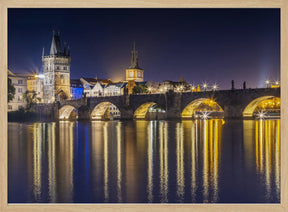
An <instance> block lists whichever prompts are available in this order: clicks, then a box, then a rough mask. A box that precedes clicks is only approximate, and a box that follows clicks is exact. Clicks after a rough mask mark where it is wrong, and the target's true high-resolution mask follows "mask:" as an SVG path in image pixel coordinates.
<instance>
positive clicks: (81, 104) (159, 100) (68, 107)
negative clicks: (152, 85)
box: [33, 88, 280, 120]
mask: <svg viewBox="0 0 288 212" xmlns="http://www.w3.org/2000/svg"><path fill="white" fill-rule="evenodd" d="M271 97H279V98H280V88H259V89H237V90H236V89H235V90H219V91H202V92H184V93H175V92H173V91H169V92H166V93H162V94H143V95H123V96H107V97H90V98H81V99H77V100H64V101H60V102H55V103H53V104H37V105H34V106H33V109H34V110H35V111H36V112H38V113H39V114H41V115H42V116H43V117H44V116H46V117H47V116H48V117H51V118H52V119H54V120H55V119H56V120H57V119H68V118H69V116H70V114H71V112H72V111H75V112H76V113H77V114H78V119H91V117H93V115H95V114H96V115H99V114H100V116H101V115H104V113H105V111H106V110H107V108H108V107H109V106H110V105H112V104H113V105H114V106H116V107H117V108H118V109H119V111H120V118H121V119H133V118H137V116H135V114H136V113H137V111H138V113H139V111H140V114H141V113H143V114H142V115H144V116H142V117H145V114H146V113H147V111H148V109H149V108H150V107H151V106H152V105H158V107H160V108H162V109H163V110H165V111H166V113H165V118H167V119H173V118H181V117H183V116H182V114H183V111H186V114H188V115H189V113H190V115H191V116H190V115H189V116H190V117H192V113H193V109H195V108H196V107H197V106H199V105H200V104H201V103H202V102H203V101H205V100H207V99H212V100H214V101H215V102H216V103H217V104H218V105H219V106H220V107H221V108H222V109H223V111H224V118H249V117H252V115H253V111H254V110H255V108H256V107H257V105H258V104H259V103H260V102H261V101H263V100H265V99H268V98H271ZM139 108H140V109H139ZM141 108H142V109H141ZM140 117H141V116H140Z"/></svg>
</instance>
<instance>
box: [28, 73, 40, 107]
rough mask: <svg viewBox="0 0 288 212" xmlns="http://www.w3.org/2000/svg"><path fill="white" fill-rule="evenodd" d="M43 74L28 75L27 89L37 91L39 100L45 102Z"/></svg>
mask: <svg viewBox="0 0 288 212" xmlns="http://www.w3.org/2000/svg"><path fill="white" fill-rule="evenodd" d="M43 81H44V76H43V75H30V76H28V77H27V90H28V91H30V92H33V91H35V92H36V99H37V102H39V103H42V102H43Z"/></svg>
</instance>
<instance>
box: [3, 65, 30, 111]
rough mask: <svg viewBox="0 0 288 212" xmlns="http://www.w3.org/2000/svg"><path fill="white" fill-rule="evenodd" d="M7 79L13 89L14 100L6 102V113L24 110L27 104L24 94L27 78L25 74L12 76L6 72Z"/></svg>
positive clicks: (12, 74)
mask: <svg viewBox="0 0 288 212" xmlns="http://www.w3.org/2000/svg"><path fill="white" fill-rule="evenodd" d="M8 78H9V79H10V80H11V83H12V85H13V86H14V88H15V95H14V98H13V99H12V100H11V101H10V102H8V112H9V111H15V110H19V109H21V108H26V106H27V102H26V100H25V98H24V94H25V92H26V91H27V76H26V75H25V74H14V73H12V72H11V71H9V70H8Z"/></svg>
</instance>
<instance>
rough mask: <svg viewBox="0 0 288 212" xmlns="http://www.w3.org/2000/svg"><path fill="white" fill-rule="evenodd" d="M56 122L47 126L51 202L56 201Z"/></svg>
mask: <svg viewBox="0 0 288 212" xmlns="http://www.w3.org/2000/svg"><path fill="white" fill-rule="evenodd" d="M55 125H56V124H55V122H52V123H51V125H48V127H47V142H48V167H49V170H48V190H49V192H48V194H49V199H50V202H56V189H57V186H56V153H55V151H56V147H55V145H56V144H55Z"/></svg>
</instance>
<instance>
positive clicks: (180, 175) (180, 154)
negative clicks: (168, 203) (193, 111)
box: [176, 123, 185, 202]
mask: <svg viewBox="0 0 288 212" xmlns="http://www.w3.org/2000/svg"><path fill="white" fill-rule="evenodd" d="M183 136H184V134H183V125H182V123H177V125H176V138H177V141H176V142H177V144H176V145H177V147H176V157H177V172H176V173H177V197H178V198H179V200H180V201H181V202H182V201H183V198H184V186H185V179H184V176H185V175H184V148H183Z"/></svg>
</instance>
